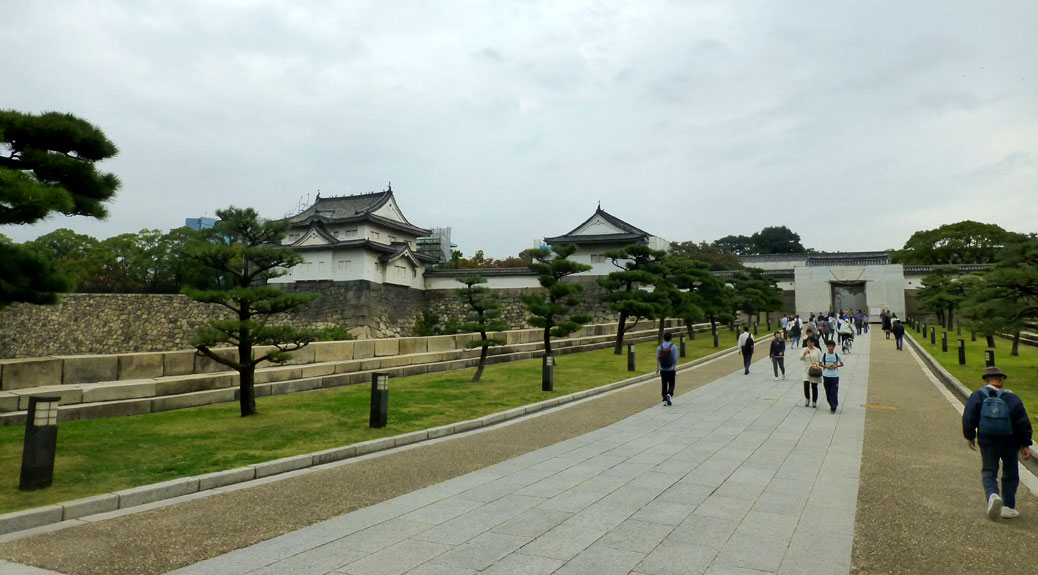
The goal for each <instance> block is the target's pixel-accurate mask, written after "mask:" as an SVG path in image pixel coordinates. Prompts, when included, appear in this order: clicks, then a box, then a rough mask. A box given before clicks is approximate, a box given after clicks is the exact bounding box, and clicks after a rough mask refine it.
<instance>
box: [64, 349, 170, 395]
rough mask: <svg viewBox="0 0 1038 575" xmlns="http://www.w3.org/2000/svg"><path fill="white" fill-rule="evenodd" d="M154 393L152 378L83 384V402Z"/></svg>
mask: <svg viewBox="0 0 1038 575" xmlns="http://www.w3.org/2000/svg"><path fill="white" fill-rule="evenodd" d="M160 357H161V356H160ZM154 395H155V380H154V379H140V380H137V381H132V380H131V381H121V382H119V383H103V384H86V385H84V386H83V403H93V402H96V401H117V400H120V399H137V398H140V397H152V396H154Z"/></svg>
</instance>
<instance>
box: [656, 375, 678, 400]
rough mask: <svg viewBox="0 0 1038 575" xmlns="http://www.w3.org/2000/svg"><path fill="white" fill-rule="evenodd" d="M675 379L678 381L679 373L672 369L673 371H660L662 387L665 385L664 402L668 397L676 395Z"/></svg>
mask: <svg viewBox="0 0 1038 575" xmlns="http://www.w3.org/2000/svg"><path fill="white" fill-rule="evenodd" d="M675 379H677V371H675V370H673V369H671V370H666V369H661V370H660V381H661V382H662V385H663V399H664V400H666V399H667V396H668V395H670V396H673V395H674V380H675Z"/></svg>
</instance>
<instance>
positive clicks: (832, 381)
mask: <svg viewBox="0 0 1038 575" xmlns="http://www.w3.org/2000/svg"><path fill="white" fill-rule="evenodd" d="M822 385H824V386H825V400H826V401H828V402H829V410H830V411H835V410H836V406H837V405H838V404H839V402H840V400H839V398H838V396H839V395H840V377H839V376H836V377H824V376H823V377H822Z"/></svg>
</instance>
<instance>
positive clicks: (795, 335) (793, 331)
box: [789, 316, 802, 349]
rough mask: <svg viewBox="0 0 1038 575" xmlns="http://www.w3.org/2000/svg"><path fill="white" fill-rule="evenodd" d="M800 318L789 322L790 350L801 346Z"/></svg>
mask: <svg viewBox="0 0 1038 575" xmlns="http://www.w3.org/2000/svg"><path fill="white" fill-rule="evenodd" d="M801 325H802V324H801V322H800V316H797V317H795V318H793V320H792V321H790V322H789V348H790V349H793V348H795V347H797V346H798V345H800V329H801Z"/></svg>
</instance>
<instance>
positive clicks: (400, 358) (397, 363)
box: [382, 355, 414, 369]
mask: <svg viewBox="0 0 1038 575" xmlns="http://www.w3.org/2000/svg"><path fill="white" fill-rule="evenodd" d="M413 359H414V356H411V355H392V356H389V357H384V358H382V369H388V368H393V367H403V366H405V365H411V361H413Z"/></svg>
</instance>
